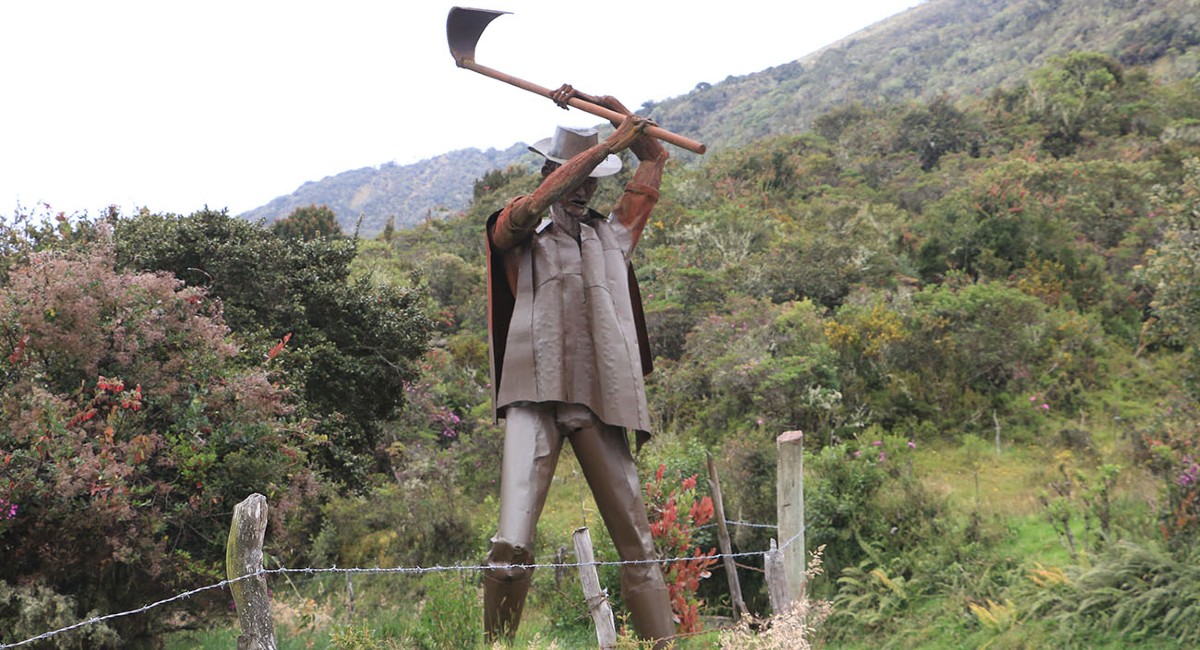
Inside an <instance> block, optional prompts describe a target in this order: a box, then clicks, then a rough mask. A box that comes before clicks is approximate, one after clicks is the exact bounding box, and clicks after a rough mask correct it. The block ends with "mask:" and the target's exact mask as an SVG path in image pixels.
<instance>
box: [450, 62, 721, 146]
mask: <svg viewBox="0 0 1200 650" xmlns="http://www.w3.org/2000/svg"><path fill="white" fill-rule="evenodd" d="M458 66H459V67H460V68H466V69H468V70H472V71H474V72H478V73H479V74H481V75H484V76H486V77H491V78H493V79H497V80H499V81H503V82H504V83H507V84H511V85H513V86H516V87H517V88H521V89H522V90H528V91H529V92H531V93H534V94H537V95H541V96H542V97H545V98H547V99H550V98H551V93H552V91H551V90H550V89H549V88H546V87H544V86H539V85H537V84H535V83H531V82H528V81H525V80H524V79H518V78H517V77H514V76H512V75H508V74H505V73H503V72H500V71H499V70H496V69H494V68H489V67H487V66H485V65H480V64H478V63H476V62H475V61H472V60H470V59H463V60H462V61H458ZM567 104H569V105H571V106H574V107H575V108H578V109H579V110H581V111H585V112H588V113H591V114H592V115H596V116H598V117H603V118H604V119H606V120H608V121H610V122H620V121H621V120H623V119H625V116H624V115H622V114H621V113H618V112H616V111H613V110H609V109H607V108H605V107H603V106H600V105H598V104H593V103H591V102H589V101H585V100H583V99H580V98H578V97H572V98H571V99H569V100H567ZM646 134H647V135H649V136H651V137H654V138H657V139H659V140H662V141H663V142H669V143H671V144H673V145H675V146H677V147H679V148H681V149H687V150H688V151H691V152H693V153H699V154H702V153H704V152H705V151H707V150H708V147H707V146H705V144H704V143H703V142H696V141H695V140H692V139H691V138H685V137H684V136H682V135H679V134H677V133H672V132H670V131H668V130H666V129H664V128H662V127H661V126H649V127H646Z"/></svg>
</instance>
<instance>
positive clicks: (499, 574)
mask: <svg viewBox="0 0 1200 650" xmlns="http://www.w3.org/2000/svg"><path fill="white" fill-rule="evenodd" d="M564 439H565V440H569V441H571V447H572V449H574V451H575V456H576V457H577V458H578V459H579V465H580V467H581V468H582V469H583V475H584V478H586V479H587V482H588V486H589V487H590V488H591V490H592V496H593V497H594V498H595V500H596V505H597V507H598V508H599V509H600V516H601V517H602V518H603V519H604V525H605V526H606V527H607V528H608V532H609V534H610V535H611V536H612V540H613V545H614V546H615V547H616V549H617V554H618V555H619V556H620V558H621V560H652V559H654V558H655V557H656V556H655V553H654V542H653V540H652V539H651V537H650V523H649V521H648V520H647V518H646V506H645V504H644V503H643V502H642V491H641V484H640V483H639V482H638V477H637V469H636V468H635V466H634V463H633V455H632V454H631V453H630V451H629V439H628V437H627V436H626V433H625V430H624V429H620V428H618V427H613V426H609V425H607V424H604V423H603V422H601V421H600V420H598V419H597V418H596V416H595V415H594V414H593V413H592V412H591V410H589V409H588V408H587V407H584V406H579V405H576V404H561V403H557V402H548V403H540V404H530V403H523V404H519V405H511V406H509V407H508V408H507V410H506V413H505V434H504V459H503V465H502V466H501V477H500V527H499V530H498V532H497V533H496V536H495V537H494V538H492V546H491V550H490V551H489V552H488V558H487V563H488V564H489V565H492V566H495V567H501V566H503V565H506V564H532V563H533V556H532V553H531V551H530V549H531V548H532V546H533V537H534V531H535V530H536V527H537V521H538V517H539V516H540V515H541V513H542V507H543V506H544V505H545V504H546V493H547V491H548V490H549V488H550V480H551V479H552V478H553V477H554V468H555V466H556V465H557V464H558V456H559V452H560V451H561V450H562V444H563V440H564ZM532 573H533V571H532V569H526V568H509V569H504V568H489V569H486V570H485V571H484V629H485V632H486V635H487V640H488V642H489V643H490V642H493V641H495V640H497V639H512V638H513V636H514V635H515V634H516V631H517V625H518V624H519V623H520V619H521V609H522V607H523V606H524V602H525V594H526V592H527V591H528V589H529V580H530V578H531V576H532ZM621 597H622V599H623V600H624V601H625V604H626V605H627V606H628V607H629V613H630V615H631V617H632V618H633V626H634V629H636V630H637V633H638V634H639V635H640V636H642V637H643V638H646V639H663V638H666V637H669V636H671V635H673V634H674V633H675V624H674V622H673V616H672V614H671V603H670V600H669V598H668V596H667V588H666V585H665V584H664V582H663V576H662V570H661V569H660V568H659V566H658V564H657V563H653V562H651V563H645V564H627V565H623V566H622V567H621Z"/></svg>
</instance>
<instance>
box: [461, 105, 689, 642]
mask: <svg viewBox="0 0 1200 650" xmlns="http://www.w3.org/2000/svg"><path fill="white" fill-rule="evenodd" d="M572 97H584V98H585V99H587V101H590V102H594V103H595V104H597V105H600V106H604V107H606V108H609V109H611V110H613V111H616V112H617V113H619V114H621V115H623V116H624V119H623V120H622V121H620V122H614V126H615V127H616V131H615V132H614V133H613V134H612V135H610V136H609V137H608V138H606V139H604V140H603V141H601V140H600V138H599V135H598V133H597V132H596V131H595V130H593V129H570V128H563V127H559V128H558V129H557V130H556V131H555V133H554V135H553V136H552V137H549V138H546V139H544V140H541V141H539V142H537V143H535V144H534V145H533V146H531V147H530V149H532V150H533V151H535V152H537V153H539V154H541V155H542V157H543V158H544V159H545V163H544V164H543V166H542V169H541V173H542V177H543V180H542V182H541V184H540V185H539V186H538V188H537V189H536V190H535V191H534V192H533V193H532V194H530V195H527V196H519V197H516V198H514V199H512V200H510V201H509V202H508V204H507V205H505V207H504V208H503V209H501V210H499V211H498V212H496V213H495V214H493V215H492V216H491V218H490V219H489V220H488V224H487V240H488V253H489V254H488V290H489V303H488V304H489V307H488V316H489V330H490V331H489V334H490V343H491V352H492V373H493V378H492V379H493V381H492V386H493V391H494V393H493V397H494V406H495V409H496V413H497V416H498V417H501V418H503V419H504V420H505V436H504V457H503V461H502V470H501V482H500V483H501V485H500V521H499V529H498V531H497V533H496V535H495V537H493V538H492V542H491V548H490V550H489V552H488V556H487V564H488V567H489V568H488V569H486V570H485V571H484V627H485V630H486V633H487V638H488V641H489V642H491V641H495V640H498V639H512V638H513V636H514V635H515V633H516V629H517V625H518V624H519V622H520V618H521V610H522V607H523V605H524V602H525V595H526V593H527V591H528V588H529V582H530V579H531V576H532V569H531V568H528V567H524V566H520V565H529V564H532V563H533V555H532V548H533V542H534V531H535V528H536V525H537V520H538V517H539V516H540V514H541V511H542V507H543V505H544V504H545V500H546V493H547V490H548V489H549V487H550V482H551V479H552V478H553V476H554V469H555V466H556V465H557V462H558V456H559V451H560V450H561V449H562V445H563V441H564V440H565V441H568V442H570V443H571V446H572V448H573V449H574V452H575V456H576V457H577V458H578V459H579V464H580V467H581V468H582V470H583V474H584V476H585V478H586V479H587V482H588V485H589V487H590V488H591V490H592V494H593V496H594V497H595V500H596V505H597V507H598V508H599V510H600V515H601V517H602V518H603V520H604V524H605V526H606V527H607V528H608V531H609V534H610V535H611V536H612V539H613V543H614V545H615V547H616V550H617V553H618V555H619V556H620V558H621V560H623V561H629V560H653V559H654V558H655V552H654V544H653V540H652V539H651V536H650V526H649V523H648V520H647V516H646V508H645V505H644V503H643V501H642V495H641V483H640V481H639V480H638V477H637V471H636V468H635V466H634V460H633V456H632V453H631V450H630V443H629V438H628V431H631V430H632V431H633V432H635V435H636V437H637V443H636V444H637V445H638V446H640V445H641V444H642V443H643V442H644V441H645V440H646V439H647V438H648V437H649V431H650V418H649V414H648V412H647V406H646V395H645V386H644V384H643V375H644V374H646V373H648V372H649V371H650V354H649V347H648V344H647V338H646V330H645V325H644V319H643V315H642V306H641V298H640V296H639V294H638V288H637V282H636V280H635V279H634V276H633V271H632V267H631V265H630V256H631V255H632V253H633V250H634V247H635V246H637V243H638V239H639V238H640V237H641V234H642V230H643V228H644V227H645V225H646V222H647V220H648V219H649V217H650V213H651V211H652V210H653V208H654V206H655V204H656V202H657V201H658V187H659V184H660V182H661V180H662V174H663V168H664V166H665V164H666V161H667V157H668V156H667V152H666V151H665V150H664V148H663V146H662V144H660V143H659V142H658V141H657V140H655V139H654V138H652V137H650V136H649V135H646V134H645V133H644V131H645V130H646V128H647V127H648V125H650V122H648V121H647V120H645V119H644V118H641V117H637V116H634V115H631V114H630V112H629V111H628V110H627V109H626V108H625V107H624V106H623V105H621V103H620V102H618V101H617V100H616V99H614V98H612V97H590V96H586V95H582V93H578V92H576V91H575V90H573V89H572V88H571V87H570V86H563V87H562V88H560V89H558V90H556V91H554V92H553V93H552V97H551V98H552V99H554V101H555V102H556V103H558V104H559V105H560V106H565V102H566V101H567V100H569V99H570V98H572ZM625 149H629V150H630V151H631V152H632V153H633V154H634V155H635V156H637V159H638V166H637V170H636V171H635V172H634V174H633V176H632V179H631V180H630V181H629V182H628V183H627V184H626V185H625V191H624V193H623V195H622V196H621V198H620V199H619V200H618V201H617V204H616V206H615V207H614V208H613V209H612V212H611V213H610V214H609V215H607V216H605V215H603V214H601V213H599V212H597V211H595V210H593V209H591V208H590V207H588V203H589V201H590V200H591V198H592V195H593V194H594V193H595V191H596V188H597V184H598V182H599V178H601V177H604V176H609V175H612V174H615V173H617V172H618V171H620V169H621V159H620V158H619V157H618V156H617V155H616V154H618V153H619V152H621V151H623V150H625ZM621 597H622V600H623V601H624V602H625V604H626V605H627V607H628V609H629V611H630V614H631V617H632V619H633V625H634V628H635V629H636V631H637V633H638V634H639V635H640V636H642V637H643V638H648V639H664V638H667V637H670V636H671V635H672V634H674V631H675V629H674V622H673V617H672V613H671V605H670V601H669V599H668V596H667V589H666V586H665V584H664V582H663V575H662V571H661V569H660V568H659V566H658V564H657V563H655V562H647V563H641V564H636V563H635V564H625V565H623V566H622V567H621Z"/></svg>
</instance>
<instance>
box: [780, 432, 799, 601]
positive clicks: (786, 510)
mask: <svg viewBox="0 0 1200 650" xmlns="http://www.w3.org/2000/svg"><path fill="white" fill-rule="evenodd" d="M775 446H776V447H777V448H778V450H779V482H778V483H777V484H776V487H775V514H776V517H777V522H778V524H779V540H780V542H781V543H782V544H783V548H782V551H783V563H784V574H785V575H786V576H787V600H788V602H789V603H791V602H795V601H797V600H800V598H801V597H802V596H803V595H804V587H805V584H804V583H805V580H806V578H807V574H806V573H805V569H806V568H807V567H806V564H807V561H806V559H805V557H804V432H803V431H788V432H786V433H783V434H781V435H780V436H779V437H778V438H776V439H775Z"/></svg>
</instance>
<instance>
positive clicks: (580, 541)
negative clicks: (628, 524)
mask: <svg viewBox="0 0 1200 650" xmlns="http://www.w3.org/2000/svg"><path fill="white" fill-rule="evenodd" d="M574 538H575V561H576V562H578V563H579V582H580V583H582V584H583V596H584V598H586V599H587V606H588V613H589V614H591V615H592V622H594V623H595V624H596V640H597V641H598V642H599V643H600V647H601V648H603V649H605V650H607V649H608V648H615V647H617V627H616V624H615V623H613V613H612V607H611V606H610V605H609V604H608V597H607V596H606V595H605V594H604V592H602V591H601V590H600V576H599V575H598V574H597V573H596V565H595V564H594V563H595V561H596V556H595V555H594V554H593V553H592V534H591V533H589V532H588V529H587V527H584V528H578V529H576V530H575V534H574Z"/></svg>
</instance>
